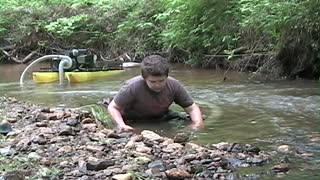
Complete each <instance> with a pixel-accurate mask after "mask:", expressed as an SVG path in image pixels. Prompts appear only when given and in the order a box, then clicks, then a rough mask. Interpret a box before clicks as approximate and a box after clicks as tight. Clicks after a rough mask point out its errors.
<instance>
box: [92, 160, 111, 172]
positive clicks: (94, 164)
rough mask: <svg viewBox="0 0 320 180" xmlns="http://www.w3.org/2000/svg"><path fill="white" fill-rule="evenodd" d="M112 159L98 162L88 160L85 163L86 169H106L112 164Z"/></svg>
mask: <svg viewBox="0 0 320 180" xmlns="http://www.w3.org/2000/svg"><path fill="white" fill-rule="evenodd" d="M114 163H115V162H114V161H113V160H102V161H98V162H88V163H87V164H86V167H87V170H92V171H99V170H103V169H107V168H108V167H109V166H113V165H114Z"/></svg>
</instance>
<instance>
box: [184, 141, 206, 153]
mask: <svg viewBox="0 0 320 180" xmlns="http://www.w3.org/2000/svg"><path fill="white" fill-rule="evenodd" d="M185 149H192V150H195V151H198V152H200V151H203V150H205V148H204V147H202V146H200V145H198V144H195V143H191V142H188V143H187V144H186V145H185Z"/></svg>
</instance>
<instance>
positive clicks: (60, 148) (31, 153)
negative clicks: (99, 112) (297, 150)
mask: <svg viewBox="0 0 320 180" xmlns="http://www.w3.org/2000/svg"><path fill="white" fill-rule="evenodd" d="M0 101H1V103H2V104H5V107H6V110H5V111H6V115H5V116H4V118H5V119H6V120H7V121H8V122H10V123H11V125H12V129H13V131H12V132H9V133H8V134H7V135H6V136H7V138H6V139H5V140H1V145H0V155H1V156H5V157H8V158H9V159H12V160H15V161H18V162H20V163H21V166H20V167H19V168H18V169H15V170H11V171H7V172H6V173H4V172H1V171H0V173H1V174H2V177H3V178H4V179H10V178H12V177H14V178H17V179H18V178H19V177H22V179H23V178H24V177H35V178H40V179H81V180H86V179H88V180H89V179H90V180H91V179H115V180H126V179H127V180H129V179H134V178H136V179H139V178H140V179H148V178H149V179H159V180H160V179H199V180H201V179H237V177H236V176H237V175H236V173H235V170H236V168H237V167H251V166H261V165H264V164H265V163H267V162H268V161H269V160H270V156H269V155H267V154H264V153H262V152H261V151H260V149H259V148H258V147H255V146H252V145H250V144H237V143H218V144H210V145H206V146H200V145H197V144H195V143H192V142H188V135H186V134H184V133H179V134H177V135H176V136H175V137H174V138H168V137H162V136H160V135H158V134H157V133H155V132H153V131H149V130H144V131H142V132H141V133H133V132H117V131H115V130H111V129H105V128H104V127H103V126H102V125H101V123H99V122H96V121H95V120H94V119H93V118H92V117H91V114H90V113H89V112H85V111H78V110H75V109H67V108H65V109H61V108H43V107H40V106H37V105H33V104H27V103H21V102H18V101H17V100H15V99H14V98H3V97H2V98H1V99H0ZM277 170H279V168H278V169H277ZM1 174H0V179H1ZM21 174H22V175H21Z"/></svg>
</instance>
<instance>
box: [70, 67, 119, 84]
mask: <svg viewBox="0 0 320 180" xmlns="http://www.w3.org/2000/svg"><path fill="white" fill-rule="evenodd" d="M123 71H124V70H109V71H94V72H67V73H66V78H67V79H68V81H69V82H70V83H80V82H87V81H92V80H96V79H99V78H101V77H106V76H111V75H114V74H118V73H121V72H123Z"/></svg>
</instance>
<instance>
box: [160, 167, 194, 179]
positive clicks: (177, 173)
mask: <svg viewBox="0 0 320 180" xmlns="http://www.w3.org/2000/svg"><path fill="white" fill-rule="evenodd" d="M165 173H166V175H167V177H168V179H174V180H176V179H186V178H190V177H191V174H189V173H188V172H187V171H184V170H179V169H176V168H173V169H169V170H166V171H165Z"/></svg>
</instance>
